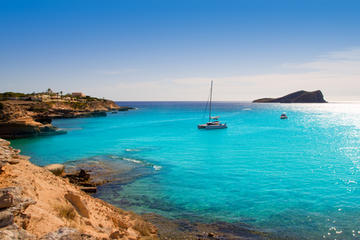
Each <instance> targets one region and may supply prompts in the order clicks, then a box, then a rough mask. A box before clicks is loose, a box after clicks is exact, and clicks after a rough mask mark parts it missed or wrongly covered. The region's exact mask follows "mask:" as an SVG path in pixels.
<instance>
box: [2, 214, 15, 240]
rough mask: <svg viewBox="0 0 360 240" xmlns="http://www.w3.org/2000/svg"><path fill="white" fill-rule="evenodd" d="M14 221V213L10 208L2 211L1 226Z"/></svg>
mask: <svg viewBox="0 0 360 240" xmlns="http://www.w3.org/2000/svg"><path fill="white" fill-rule="evenodd" d="M13 223H14V215H13V214H12V212H11V211H9V210H3V211H0V228H2V227H6V226H8V225H11V224H13ZM0 239H1V238H0Z"/></svg>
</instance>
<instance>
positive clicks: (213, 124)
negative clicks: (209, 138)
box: [198, 81, 227, 130]
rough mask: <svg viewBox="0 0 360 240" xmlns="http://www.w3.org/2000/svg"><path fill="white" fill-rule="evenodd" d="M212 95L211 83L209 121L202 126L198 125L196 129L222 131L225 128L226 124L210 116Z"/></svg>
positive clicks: (217, 117) (216, 117)
mask: <svg viewBox="0 0 360 240" xmlns="http://www.w3.org/2000/svg"><path fill="white" fill-rule="evenodd" d="M212 93H213V81H211V88H210V101H209V121H208V122H207V123H204V124H199V125H198V129H206V130H211V129H223V128H227V126H226V123H221V122H220V121H219V118H220V117H219V116H215V117H212V116H211V104H212Z"/></svg>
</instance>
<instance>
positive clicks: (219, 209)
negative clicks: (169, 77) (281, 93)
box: [12, 102, 360, 239]
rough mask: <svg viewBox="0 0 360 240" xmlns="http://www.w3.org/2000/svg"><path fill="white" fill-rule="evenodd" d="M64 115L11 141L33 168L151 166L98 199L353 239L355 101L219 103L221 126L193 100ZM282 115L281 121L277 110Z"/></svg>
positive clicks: (356, 224)
mask: <svg viewBox="0 0 360 240" xmlns="http://www.w3.org/2000/svg"><path fill="white" fill-rule="evenodd" d="M120 105H127V106H134V107H138V109H137V110H134V111H128V112H119V113H117V114H108V116H107V117H99V118H82V119H64V120H56V121H54V125H56V126H59V127H61V128H65V129H67V130H68V133H67V134H65V135H58V136H52V137H41V138H31V139H22V140H16V141H13V142H12V145H13V146H14V147H17V148H20V149H21V150H22V152H23V153H24V154H26V155H30V156H32V161H33V162H34V163H36V164H39V165H45V164H49V163H59V162H60V163H61V162H66V161H69V160H77V159H84V158H94V157H95V158H99V159H101V158H106V159H110V161H111V159H114V163H116V159H126V160H129V161H132V164H134V163H139V164H140V163H141V164H145V165H146V166H147V167H149V168H152V174H150V175H149V174H147V175H146V176H145V177H142V178H138V179H137V180H135V181H132V182H130V183H128V184H119V183H112V184H109V185H105V186H103V187H102V188H100V190H99V192H98V194H97V196H98V197H100V198H103V199H105V200H107V201H110V202H112V203H114V204H116V205H119V206H120V207H123V208H126V209H129V210H134V211H136V212H139V213H143V212H156V213H160V214H162V215H164V216H167V217H175V218H176V217H185V218H189V219H197V218H200V219H203V220H204V219H205V220H208V221H211V220H225V221H241V222H245V223H248V224H250V225H253V226H255V227H257V228H259V229H261V230H265V231H270V232H275V233H278V234H280V235H283V236H293V237H298V238H306V239H320V238H325V239H356V238H360V217H359V216H360V188H359V181H360V179H359V177H360V173H359V170H360V162H359V161H360V104H351V103H346V104H345V103H331V104H252V103H241V102H237V103H231V102H217V103H215V104H214V114H215V115H220V116H221V119H222V120H223V121H224V122H227V124H228V129H224V130H213V131H206V130H198V129H197V124H199V123H202V122H205V121H206V118H203V117H204V116H206V114H205V113H204V103H201V102H127V103H124V102H122V103H120ZM282 112H286V113H287V115H288V116H289V119H288V120H280V119H279V116H280V114H281V113H282Z"/></svg>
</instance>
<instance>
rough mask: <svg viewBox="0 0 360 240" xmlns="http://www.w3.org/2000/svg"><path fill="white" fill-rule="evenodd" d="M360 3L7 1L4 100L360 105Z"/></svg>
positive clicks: (0, 73) (3, 2)
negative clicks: (320, 98) (285, 98)
mask: <svg viewBox="0 0 360 240" xmlns="http://www.w3.org/2000/svg"><path fill="white" fill-rule="evenodd" d="M359 12H360V2H359V1H347V0H342V1H340V0H337V1H335V0H326V1H325V0H311V1H307V0H302V1H297V0H287V1H282V0H273V1H271V0H251V1H250V0H237V1H226V0H222V1H220V0H218V1H213V0H207V1H205V0H204V1H203V0H193V1H186V0H183V1H170V0H168V1H160V0H159V1H150V0H144V1H137V0H129V1H127V0H118V1H112V0H101V1H100V0H96V1H95V0H82V1H77V0H72V1H67V0H62V1H60V0H59V1H57V0H48V1H30V0H26V1H25V0H24V1H17V0H9V1H7V0H0V91H21V92H32V91H42V90H45V89H47V88H49V87H50V88H52V89H54V90H58V91H60V90H63V91H65V92H71V91H83V92H85V93H87V94H90V95H95V96H101V97H107V98H111V99H114V100H205V99H206V98H207V94H208V93H207V90H208V85H209V81H210V80H211V79H213V80H214V81H215V87H216V88H215V99H216V100H251V99H254V98H258V97H266V96H269V97H271V96H280V95H283V94H286V93H288V92H290V91H295V90H299V89H305V90H316V89H321V90H323V92H324V94H325V96H326V97H327V98H328V99H330V100H333V101H336V100H360V90H359V89H360V27H359V25H360V14H359Z"/></svg>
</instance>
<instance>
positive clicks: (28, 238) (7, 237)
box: [0, 223, 36, 240]
mask: <svg viewBox="0 0 360 240" xmlns="http://www.w3.org/2000/svg"><path fill="white" fill-rule="evenodd" d="M0 239H1V240H35V239H36V238H35V236H34V235H32V234H30V233H28V232H27V231H25V230H24V229H22V228H20V227H18V226H17V225H16V224H15V223H14V224H12V225H9V226H7V227H5V228H1V229H0Z"/></svg>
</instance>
